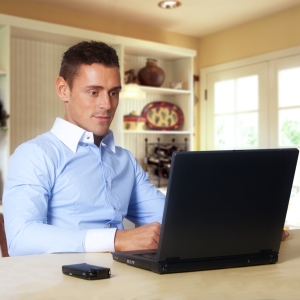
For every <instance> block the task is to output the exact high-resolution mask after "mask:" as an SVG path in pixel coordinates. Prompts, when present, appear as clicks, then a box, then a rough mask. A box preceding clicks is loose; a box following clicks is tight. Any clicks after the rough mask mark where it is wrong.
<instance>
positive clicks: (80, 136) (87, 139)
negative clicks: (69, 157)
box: [50, 118, 116, 153]
mask: <svg viewBox="0 0 300 300" xmlns="http://www.w3.org/2000/svg"><path fill="white" fill-rule="evenodd" d="M50 132H51V133H53V134H54V135H55V136H56V137H57V138H58V139H59V140H61V141H62V142H63V143H64V144H65V145H66V146H67V147H68V148H69V149H70V150H72V151H73V152H74V153H76V150H77V146H78V143H79V142H82V143H85V144H94V135H93V133H92V132H89V131H86V130H84V129H82V128H80V127H78V126H76V125H74V124H72V123H70V122H68V121H66V120H63V119H61V118H56V120H55V122H54V124H53V127H52V129H51V130H50ZM101 144H103V145H105V146H107V147H109V148H110V149H111V151H113V152H114V153H115V152H116V149H115V141H114V135H113V132H112V131H111V130H109V131H108V133H107V135H106V136H105V137H104V138H103V139H102V141H101Z"/></svg>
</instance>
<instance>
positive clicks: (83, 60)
mask: <svg viewBox="0 0 300 300" xmlns="http://www.w3.org/2000/svg"><path fill="white" fill-rule="evenodd" d="M94 63H97V64H102V65H104V66H106V67H117V68H120V65H119V58H118V55H117V52H116V50H115V49H114V48H112V47H110V46H108V45H107V44H105V43H102V42H96V41H90V42H88V41H83V42H80V43H78V44H76V45H74V46H72V47H70V48H69V49H68V50H67V51H66V52H65V53H64V54H63V56H62V61H61V66H60V71H59V76H61V77H63V78H64V80H65V81H66V82H67V83H68V85H69V87H70V89H72V86H73V81H74V78H75V77H76V76H77V75H78V69H79V68H80V66H81V65H92V64H94Z"/></svg>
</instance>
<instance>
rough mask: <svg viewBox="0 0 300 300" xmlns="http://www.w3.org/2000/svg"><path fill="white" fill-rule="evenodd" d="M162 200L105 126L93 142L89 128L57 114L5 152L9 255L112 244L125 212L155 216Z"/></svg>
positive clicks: (136, 217) (137, 217) (146, 218)
mask: <svg viewBox="0 0 300 300" xmlns="http://www.w3.org/2000/svg"><path fill="white" fill-rule="evenodd" d="M164 200H165V196H164V195H163V194H162V193H161V192H159V191H158V190H157V189H156V187H155V186H154V185H152V184H150V183H149V180H148V176H147V174H146V173H145V172H144V171H143V170H142V168H141V167H140V165H139V164H138V163H137V162H136V160H135V159H134V157H133V156H132V154H131V153H130V152H129V151H128V150H125V149H123V148H121V147H117V146H115V144H114V138H113V133H112V132H111V131H110V132H109V133H108V135H107V136H106V137H105V138H104V139H103V140H102V142H101V145H100V147H99V148H98V147H97V146H96V145H95V144H94V138H93V134H92V133H91V132H87V131H85V130H83V129H82V128H79V127H77V126H75V125H73V124H71V123H69V122H67V121H64V120H62V119H59V118H57V119H56V121H55V123H54V125H53V128H52V129H51V131H50V132H47V133H45V134H42V135H40V136H38V137H36V138H35V139H33V140H31V141H28V142H26V143H24V144H22V145H21V146H19V147H18V148H17V149H16V151H15V152H14V154H13V155H12V156H11V158H10V161H9V170H8V177H7V180H6V182H5V188H4V195H3V210H4V216H5V229H6V235H7V243H8V248H9V254H10V255H11V256H13V255H29V254H39V253H54V252H85V251H87V252H89V251H113V250H114V246H113V245H114V235H115V230H116V228H117V229H123V223H122V221H123V218H124V217H126V218H127V219H128V220H130V221H132V222H133V223H135V224H136V225H137V226H140V225H144V224H148V223H150V222H154V221H157V222H161V220H162V215H163V209H164ZM87 237H88V239H89V241H88V242H87V241H86V238H87ZM94 243H95V244H94ZM87 244H88V245H89V246H87ZM86 248H88V249H86Z"/></svg>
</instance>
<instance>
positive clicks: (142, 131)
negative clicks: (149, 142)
mask: <svg viewBox="0 0 300 300" xmlns="http://www.w3.org/2000/svg"><path fill="white" fill-rule="evenodd" d="M123 133H128V134H136V133H144V134H174V135H176V134H178V135H179V134H191V132H190V131H175V130H123Z"/></svg>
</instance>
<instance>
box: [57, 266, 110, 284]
mask: <svg viewBox="0 0 300 300" xmlns="http://www.w3.org/2000/svg"><path fill="white" fill-rule="evenodd" d="M62 272H63V274H65V275H69V276H72V277H76V278H81V279H86V280H97V279H105V278H109V277H110V269H109V268H105V267H99V266H94V265H89V264H86V263H82V264H75V265H64V266H62Z"/></svg>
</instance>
